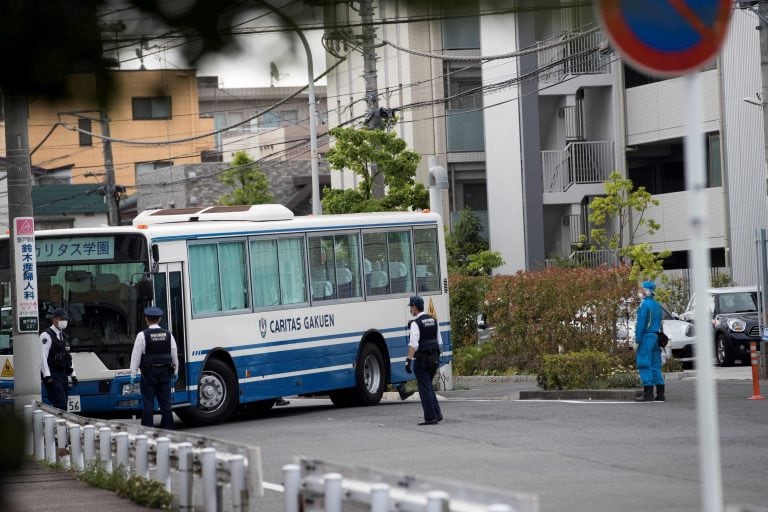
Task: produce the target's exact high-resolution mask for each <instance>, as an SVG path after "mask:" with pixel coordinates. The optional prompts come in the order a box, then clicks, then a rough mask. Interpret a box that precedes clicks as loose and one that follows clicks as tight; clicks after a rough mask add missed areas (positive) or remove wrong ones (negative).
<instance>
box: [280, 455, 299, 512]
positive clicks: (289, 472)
mask: <svg viewBox="0 0 768 512" xmlns="http://www.w3.org/2000/svg"><path fill="white" fill-rule="evenodd" d="M300 486H301V468H300V467H299V466H298V464H286V465H285V466H283V499H284V500H285V503H284V506H283V510H284V511H285V512H299V508H300V507H299V488H300Z"/></svg>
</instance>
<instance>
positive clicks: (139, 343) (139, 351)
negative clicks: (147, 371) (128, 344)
mask: <svg viewBox="0 0 768 512" xmlns="http://www.w3.org/2000/svg"><path fill="white" fill-rule="evenodd" d="M148 328H149V329H161V327H160V326H159V325H157V324H153V325H150V326H149V327H148ZM146 346H147V342H146V340H145V339H144V331H141V332H140V333H139V334H137V335H136V341H135V342H134V343H133V352H131V375H136V371H137V370H138V369H139V366H140V365H141V356H142V355H144V349H145V348H146ZM171 360H172V361H173V373H174V374H178V372H179V353H178V349H177V348H176V339H175V338H174V337H173V334H171Z"/></svg>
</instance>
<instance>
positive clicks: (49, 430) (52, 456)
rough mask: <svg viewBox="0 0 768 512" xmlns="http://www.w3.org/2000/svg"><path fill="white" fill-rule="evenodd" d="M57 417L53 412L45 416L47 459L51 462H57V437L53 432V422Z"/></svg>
mask: <svg viewBox="0 0 768 512" xmlns="http://www.w3.org/2000/svg"><path fill="white" fill-rule="evenodd" d="M55 420H56V417H55V416H54V415H53V414H46V415H45V416H43V424H44V428H45V460H46V461H47V462H50V463H51V464H56V437H55V436H54V433H53V422H54V421H55Z"/></svg>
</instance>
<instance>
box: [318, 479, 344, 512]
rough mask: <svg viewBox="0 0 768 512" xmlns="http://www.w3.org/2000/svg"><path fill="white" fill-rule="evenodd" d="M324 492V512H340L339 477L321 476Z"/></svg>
mask: <svg viewBox="0 0 768 512" xmlns="http://www.w3.org/2000/svg"><path fill="white" fill-rule="evenodd" d="M323 484H324V486H323V487H324V492H325V512H341V498H342V495H341V475H340V474H338V473H326V474H325V475H323Z"/></svg>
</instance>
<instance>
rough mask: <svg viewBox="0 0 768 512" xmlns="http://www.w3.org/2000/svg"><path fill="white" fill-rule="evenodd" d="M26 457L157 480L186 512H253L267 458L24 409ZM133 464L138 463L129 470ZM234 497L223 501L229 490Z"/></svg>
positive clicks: (247, 449)
mask: <svg viewBox="0 0 768 512" xmlns="http://www.w3.org/2000/svg"><path fill="white" fill-rule="evenodd" d="M24 422H25V425H26V434H27V442H26V449H27V455H31V456H34V459H35V460H37V461H45V462H49V463H51V464H57V463H58V464H61V465H62V466H64V467H65V468H71V469H73V470H75V471H83V470H84V469H86V468H88V467H90V466H94V465H100V466H101V467H102V469H104V470H105V471H107V472H109V473H112V472H113V471H116V470H117V469H118V468H122V469H123V470H124V471H125V472H126V475H136V476H141V477H144V478H152V479H153V480H156V481H158V482H160V483H162V484H163V485H164V486H165V488H166V490H168V491H169V492H171V493H172V494H173V496H174V500H175V501H176V503H177V505H178V509H179V510H180V511H181V512H191V511H192V510H195V508H196V507H195V504H196V502H197V503H199V504H200V507H199V508H202V510H204V511H205V512H218V511H220V510H224V508H225V507H224V505H225V504H226V505H228V506H227V507H226V508H227V509H229V510H232V511H233V512H245V511H255V510H256V509H257V507H256V503H255V498H256V497H260V496H263V495H264V487H263V483H262V473H261V454H260V452H259V449H258V448H256V447H251V446H246V445H239V444H236V443H223V442H220V441H214V440H211V439H208V438H205V437H202V436H195V435H192V434H177V433H175V432H171V431H165V430H160V429H153V428H145V427H138V426H137V425H135V424H128V423H127V422H125V423H124V422H110V423H109V424H105V423H103V422H96V421H95V420H91V419H89V418H83V417H80V416H77V415H74V414H68V413H65V412H62V411H60V410H58V409H54V408H52V407H49V406H46V405H42V404H35V405H25V406H24ZM131 462H133V464H131ZM227 488H228V489H229V491H230V492H229V494H228V495H225V493H224V491H225V489H227Z"/></svg>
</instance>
